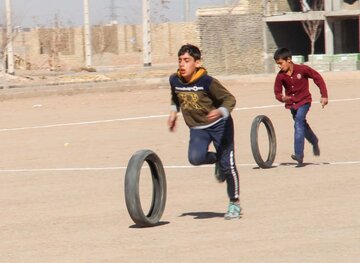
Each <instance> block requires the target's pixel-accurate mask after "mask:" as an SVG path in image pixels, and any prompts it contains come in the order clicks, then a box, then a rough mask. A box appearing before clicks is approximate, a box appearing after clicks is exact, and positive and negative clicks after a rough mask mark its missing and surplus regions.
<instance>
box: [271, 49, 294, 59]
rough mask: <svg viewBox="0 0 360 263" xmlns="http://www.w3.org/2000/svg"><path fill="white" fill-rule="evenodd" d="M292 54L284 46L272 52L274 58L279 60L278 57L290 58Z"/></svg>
mask: <svg viewBox="0 0 360 263" xmlns="http://www.w3.org/2000/svg"><path fill="white" fill-rule="evenodd" d="M291 57H292V54H291V51H290V50H289V49H287V48H286V47H281V48H278V49H277V50H276V51H275V53H274V60H279V59H284V60H287V59H289V58H290V59H291Z"/></svg>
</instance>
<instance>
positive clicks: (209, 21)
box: [198, 1, 265, 74]
mask: <svg viewBox="0 0 360 263" xmlns="http://www.w3.org/2000/svg"><path fill="white" fill-rule="evenodd" d="M262 10H263V7H262V2H261V1H241V4H240V5H239V6H237V7H236V8H218V9H202V10H199V11H198V28H199V34H200V36H199V37H200V45H201V48H202V49H203V56H204V63H205V66H206V67H207V69H208V70H209V72H210V73H212V74H239V73H241V74H256V73H263V72H264V70H265V69H264V56H263V47H264V32H263V21H262Z"/></svg>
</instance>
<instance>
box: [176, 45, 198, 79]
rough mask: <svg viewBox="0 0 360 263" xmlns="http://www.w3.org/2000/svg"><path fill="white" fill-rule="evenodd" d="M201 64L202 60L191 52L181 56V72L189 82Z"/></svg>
mask: <svg viewBox="0 0 360 263" xmlns="http://www.w3.org/2000/svg"><path fill="white" fill-rule="evenodd" d="M200 66H201V62H200V60H195V59H194V58H193V57H192V56H190V55H189V53H187V52H186V53H185V54H184V55H181V56H179V72H180V75H181V77H183V78H184V79H185V80H186V81H187V82H189V81H190V80H191V77H192V76H193V75H194V73H195V72H196V70H197V69H198V68H199V67H200Z"/></svg>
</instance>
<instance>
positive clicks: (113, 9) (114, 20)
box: [108, 0, 119, 25]
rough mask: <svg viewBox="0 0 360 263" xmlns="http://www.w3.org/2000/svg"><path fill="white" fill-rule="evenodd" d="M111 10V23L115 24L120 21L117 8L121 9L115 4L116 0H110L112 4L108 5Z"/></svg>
mask: <svg viewBox="0 0 360 263" xmlns="http://www.w3.org/2000/svg"><path fill="white" fill-rule="evenodd" d="M108 8H109V10H110V14H109V17H110V24H111V25H114V24H117V23H118V21H117V20H118V15H117V11H116V10H117V9H119V7H118V6H116V5H115V0H110V6H109V7H108Z"/></svg>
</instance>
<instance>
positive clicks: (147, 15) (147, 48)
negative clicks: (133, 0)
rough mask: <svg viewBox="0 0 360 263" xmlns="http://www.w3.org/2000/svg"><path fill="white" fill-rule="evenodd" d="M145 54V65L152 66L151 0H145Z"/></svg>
mask: <svg viewBox="0 0 360 263" xmlns="http://www.w3.org/2000/svg"><path fill="white" fill-rule="evenodd" d="M142 9H143V10H142V11H143V34H142V35H143V56H144V67H150V66H151V24H150V0H143V3H142Z"/></svg>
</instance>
